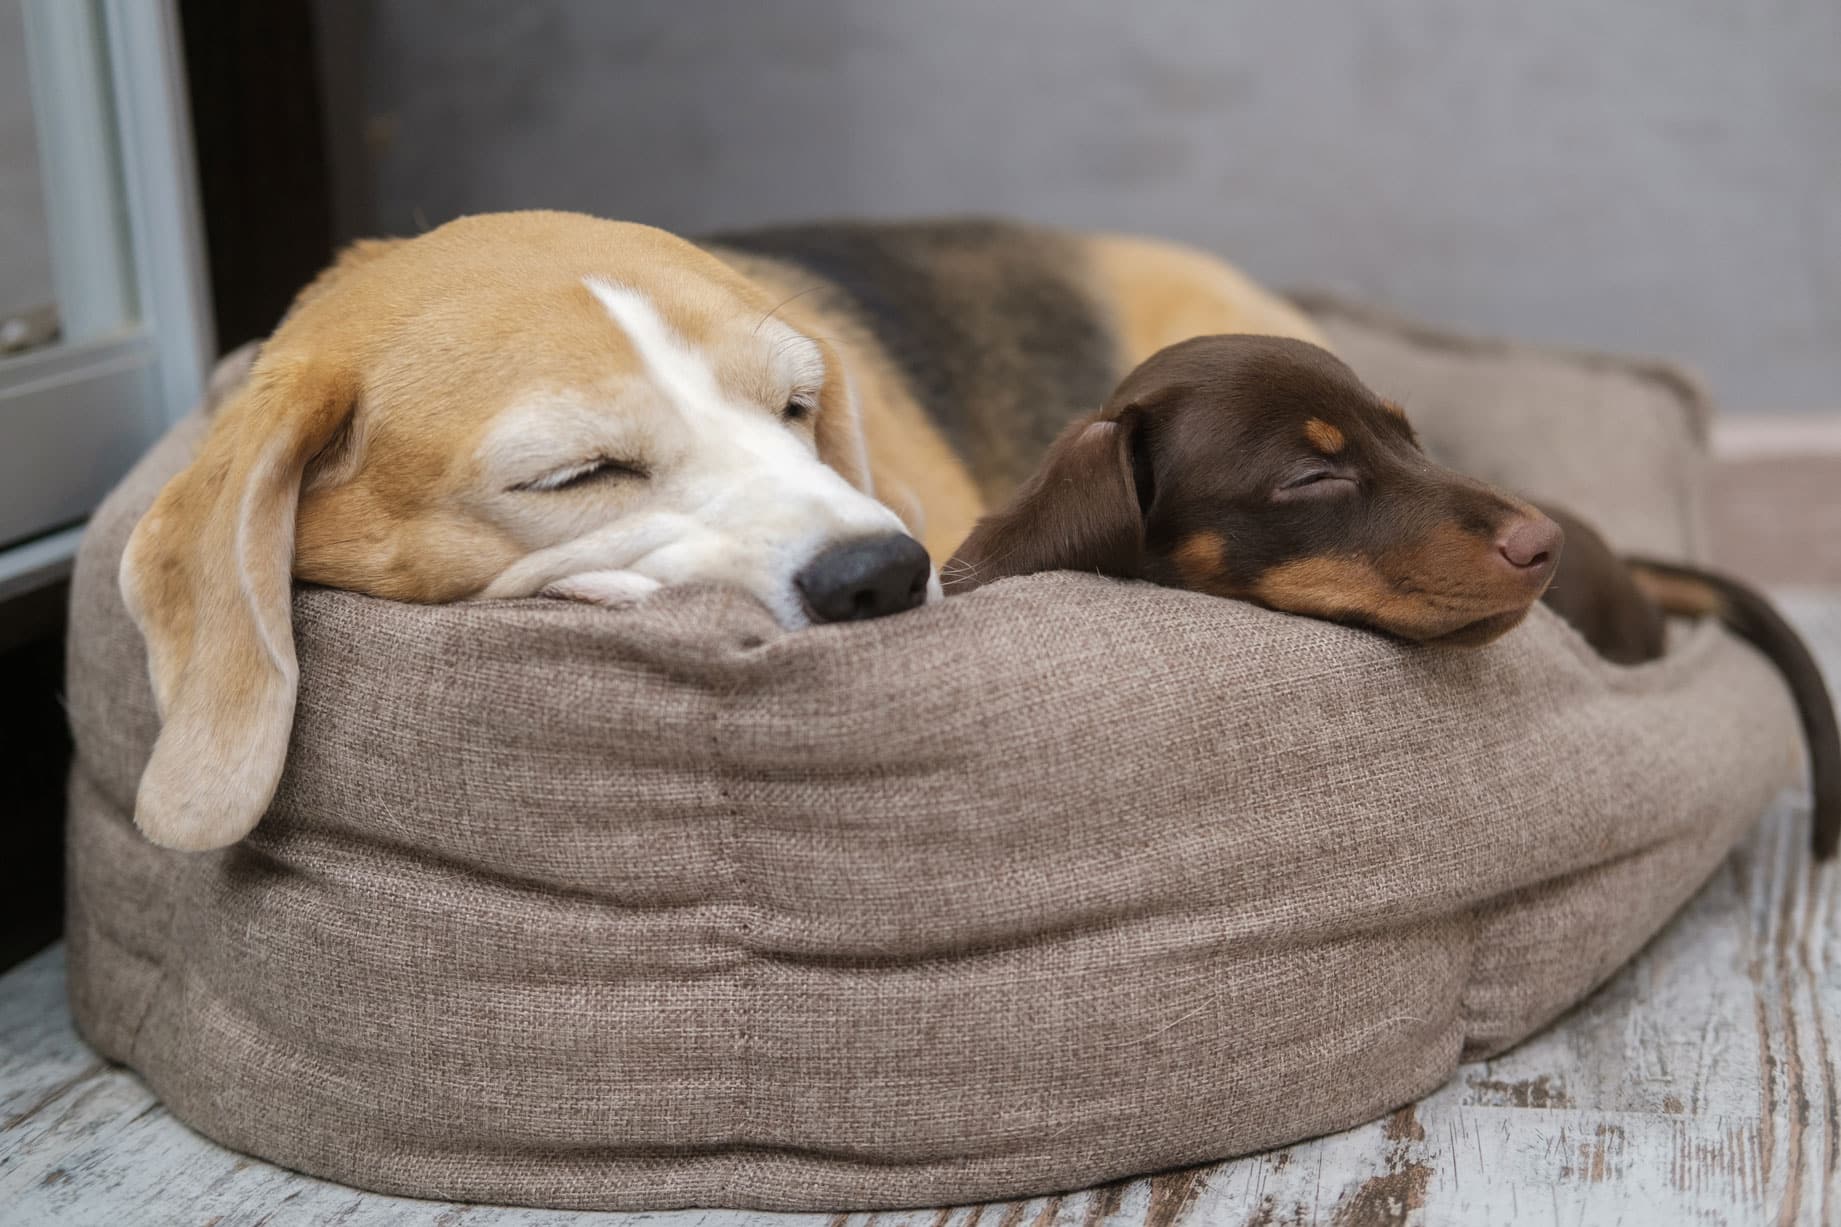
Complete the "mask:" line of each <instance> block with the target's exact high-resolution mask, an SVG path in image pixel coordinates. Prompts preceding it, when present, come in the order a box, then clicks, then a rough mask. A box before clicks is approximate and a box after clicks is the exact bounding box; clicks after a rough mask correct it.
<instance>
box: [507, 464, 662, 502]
mask: <svg viewBox="0 0 1841 1227" xmlns="http://www.w3.org/2000/svg"><path fill="white" fill-rule="evenodd" d="M650 476H651V474H650V473H649V472H647V471H646V468H645V466H644V465H642V464H637V463H635V462H633V461H630V460H616V459H614V458H613V457H612V456H596V457H593V458H592V459H589V460H583V461H580V462H579V463H576V464H571V465H565V466H564V467H563V468H560V469H554V470H552V471H550V472H548V473H545V474H543V475H542V476H541V477H533V478H532V479H531V480H529V481H521V482H519V483H518V484H517V485H515V486H512V487H511V489H513V490H515V491H518V492H519V493H538V494H542V493H549V492H551V491H555V490H573V489H575V488H577V487H579V486H585V485H588V484H590V483H591V482H601V481H609V480H616V479H624V480H635V481H644V480H645V479H646V478H648V477H650Z"/></svg>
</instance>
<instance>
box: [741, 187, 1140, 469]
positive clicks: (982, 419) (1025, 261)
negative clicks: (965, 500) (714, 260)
mask: <svg viewBox="0 0 1841 1227" xmlns="http://www.w3.org/2000/svg"><path fill="white" fill-rule="evenodd" d="M706 245H707V246H709V247H711V248H712V249H713V250H715V251H716V253H717V254H718V255H721V254H722V253H723V250H724V249H727V250H729V251H734V252H740V253H744V254H745V255H753V256H759V257H765V258H767V259H769V260H774V261H777V262H779V263H782V264H786V265H792V266H795V267H797V268H800V269H802V270H804V271H806V272H808V273H810V274H812V275H813V276H814V277H817V278H819V279H820V280H822V281H823V282H826V283H828V284H829V286H830V287H832V288H833V289H834V290H835V291H836V293H837V295H838V299H840V300H841V305H842V306H843V307H844V308H845V309H846V310H848V311H850V312H851V314H853V315H854V316H855V317H857V318H858V319H859V320H861V322H862V323H863V325H864V326H865V327H866V328H867V329H868V331H869V332H870V334H871V335H872V336H874V337H875V339H876V341H877V342H878V343H879V344H880V345H881V346H882V348H883V350H884V351H885V352H886V353H887V354H888V356H889V359H890V360H891V362H892V363H893V364H894V366H895V368H896V369H897V370H898V371H899V372H900V373H901V374H902V376H903V377H904V378H905V380H906V381H907V384H908V387H909V390H910V391H911V393H912V394H913V396H914V398H915V400H917V401H918V402H919V403H920V404H921V406H922V407H923V408H924V409H925V410H926V411H927V413H928V415H929V417H931V418H932V420H933V421H934V423H935V424H936V425H937V426H938V427H939V429H940V432H941V433H942V434H943V435H944V436H945V438H946V440H947V442H948V443H950V444H951V445H952V447H953V449H954V450H955V451H956V452H957V453H958V454H959V455H960V456H961V457H962V458H963V459H964V460H965V462H966V464H967V466H968V467H969V468H970V470H971V472H972V475H973V477H974V479H975V480H976V481H977V483H978V485H979V487H980V489H981V491H982V492H983V493H984V494H985V496H986V497H987V498H992V499H998V498H1002V497H1004V496H1006V495H1008V494H1009V493H1010V492H1011V491H1012V490H1014V489H1015V488H1016V486H1017V485H1018V484H1020V483H1021V482H1022V480H1023V479H1024V478H1025V477H1026V476H1028V474H1029V472H1030V471H1031V470H1032V469H1033V468H1034V466H1035V464H1036V462H1037V461H1038V460H1040V459H1041V457H1042V454H1043V453H1044V452H1045V451H1047V449H1048V445H1049V444H1050V443H1052V442H1053V441H1054V440H1055V437H1056V435H1057V434H1058V433H1059V432H1060V430H1061V428H1062V427H1063V426H1065V425H1067V423H1068V421H1069V420H1070V419H1072V418H1074V417H1076V416H1077V415H1079V414H1081V413H1085V412H1087V411H1089V410H1091V409H1093V408H1095V407H1096V406H1098V405H1100V404H1101V403H1102V402H1104V401H1105V399H1106V396H1107V394H1108V393H1110V392H1111V391H1112V386H1113V384H1114V383H1115V382H1117V380H1118V378H1119V376H1120V375H1121V374H1123V373H1124V372H1123V362H1122V357H1121V354H1120V352H1119V343H1118V341H1117V339H1116V337H1115V334H1114V331H1113V329H1112V327H1111V325H1110V322H1109V320H1108V319H1107V317H1106V315H1105V313H1104V312H1103V310H1102V309H1101V308H1100V307H1099V305H1098V304H1096V303H1095V302H1094V301H1093V299H1092V296H1091V295H1090V294H1089V293H1087V291H1086V290H1085V289H1084V288H1083V287H1082V285H1081V282H1080V280H1079V270H1080V268H1081V265H1082V259H1083V257H1082V253H1081V250H1080V247H1079V245H1078V244H1077V243H1075V242H1074V241H1073V240H1072V239H1071V238H1069V237H1068V236H1066V235H1063V234H1059V233H1057V232H1055V231H1052V230H1044V229H1038V228H1035V227H1030V226H1020V225H1015V224H1012V223H1007V222H997V221H982V220H965V221H941V222H912V223H887V224H882V223H873V222H833V223H819V224H814V225H799V226H778V227H771V228H767V229H761V230H749V231H737V232H732V233H728V234H720V235H713V236H710V237H709V238H708V239H707V240H706ZM831 305H832V306H834V307H835V306H837V305H840V303H839V302H838V301H836V300H834V301H833V303H832V304H831Z"/></svg>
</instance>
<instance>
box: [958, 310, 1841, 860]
mask: <svg viewBox="0 0 1841 1227" xmlns="http://www.w3.org/2000/svg"><path fill="white" fill-rule="evenodd" d="M1562 525H1564V528H1562ZM1562 544H1564V545H1565V549H1564V550H1562V548H1561V547H1562ZM1046 570H1081V571H1094V572H1098V573H1100V574H1103V575H1111V576H1117V577H1120V578H1125V579H1143V580H1149V581H1150V582H1152V583H1156V584H1163V585H1167V586H1169V587H1174V588H1187V589H1190V590H1193V591H1196V592H1205V593H1210V594H1212V595H1215V596H1223V597H1230V598H1234V599H1237V600H1244V601H1251V602H1254V603H1256V604H1259V605H1264V606H1267V607H1269V608H1272V609H1276V610H1282V611H1284V612H1287V613H1295V614H1305V615H1308V616H1310V617H1315V618H1324V619H1328V620H1331V621H1336V622H1345V623H1350V624H1353V625H1357V626H1363V627H1367V628H1370V629H1373V630H1378V631H1382V632H1385V633H1387V634H1390V635H1394V636H1397V637H1399V638H1402V639H1408V640H1413V641H1417V642H1425V643H1441V644H1482V643H1487V642H1489V641H1490V640H1492V639H1495V638H1497V637H1498V636H1500V635H1502V634H1504V633H1505V632H1507V631H1508V630H1510V629H1511V628H1513V627H1514V626H1516V625H1517V624H1518V623H1520V622H1521V620H1522V619H1523V618H1524V617H1526V616H1527V613H1528V610H1529V609H1530V608H1532V607H1533V605H1534V603H1535V602H1536V601H1538V600H1541V599H1542V597H1543V595H1544V596H1545V599H1546V602H1547V604H1548V605H1549V606H1550V607H1551V608H1552V609H1554V611H1555V612H1557V613H1558V614H1560V616H1561V617H1563V618H1565V619H1566V620H1567V621H1568V622H1570V623H1571V624H1572V625H1573V626H1574V627H1575V628H1576V629H1577V630H1579V631H1580V633H1581V634H1582V635H1584V637H1585V638H1586V639H1587V641H1588V642H1590V643H1591V644H1592V646H1593V647H1594V648H1595V649H1597V650H1598V651H1599V652H1600V653H1601V654H1602V655H1604V656H1605V657H1606V658H1607V659H1610V660H1612V661H1615V662H1618V663H1621V664H1634V663H1638V662H1641V661H1645V660H1651V659H1654V658H1655V657H1657V656H1660V655H1661V654H1662V651H1663V615H1664V614H1668V613H1683V614H1692V615H1696V616H1715V617H1718V618H1720V619H1721V620H1722V621H1724V622H1725V623H1726V624H1727V625H1728V626H1730V627H1731V628H1732V629H1734V630H1735V631H1736V632H1738V633H1739V634H1740V635H1742V636H1743V637H1745V638H1746V639H1748V640H1750V641H1751V642H1752V643H1753V644H1755V645H1756V646H1757V647H1758V648H1760V649H1761V650H1762V651H1763V652H1764V653H1765V654H1766V655H1767V656H1769V657H1770V658H1771V660H1772V661H1773V662H1774V663H1775V664H1776V665H1777V667H1778V668H1779V669H1780V670H1782V672H1783V675H1784V677H1785V678H1786V679H1787V680H1788V682H1789V685H1790V689H1791V692H1792V694H1793V695H1794V697H1795V700H1796V704H1797V708H1798V711H1799V713H1800V715H1801V718H1802V722H1803V728H1804V732H1805V734H1806V735H1807V738H1808V741H1809V747H1810V762H1811V768H1812V772H1811V773H1812V777H1813V781H1814V784H1813V791H1814V812H1815V845H1816V852H1817V854H1818V855H1819V856H1821V857H1824V858H1826V857H1829V856H1832V855H1833V854H1834V851H1835V845H1836V840H1837V836H1838V835H1841V734H1838V733H1837V729H1836V721H1835V709H1834V705H1833V703H1832V702H1831V701H1830V699H1829V695H1828V692H1827V689H1826V688H1825V686H1824V685H1823V682H1822V676H1821V673H1820V671H1819V670H1818V669H1817V667H1816V664H1815V662H1814V660H1812V659H1811V657H1810V655H1809V652H1808V649H1807V648H1806V647H1804V645H1803V643H1802V641H1801V640H1800V639H1799V638H1798V637H1797V635H1796V633H1795V632H1794V631H1793V630H1792V629H1791V628H1790V627H1789V625H1788V624H1787V623H1785V622H1784V620H1783V619H1782V617H1780V616H1779V615H1778V614H1777V613H1776V611H1775V610H1773V609H1772V608H1771V606H1770V604H1769V603H1768V602H1766V601H1765V600H1764V599H1763V598H1762V597H1761V596H1759V595H1758V594H1757V593H1755V592H1753V591H1751V590H1750V589H1748V588H1746V587H1744V586H1743V585H1741V584H1738V583H1736V582H1734V581H1732V580H1729V579H1726V578H1723V577H1721V576H1717V575H1712V574H1709V573H1707V572H1704V571H1699V570H1694V569H1691V568H1686V567H1678V566H1671V565H1667V564H1663V563H1657V562H1645V561H1635V560H1621V559H1619V558H1618V557H1617V556H1616V555H1615V554H1614V553H1613V552H1612V550H1611V549H1610V547H1609V546H1608V545H1607V544H1606V543H1605V542H1604V541H1603V539H1602V538H1600V537H1599V536H1598V535H1597V534H1596V533H1595V532H1593V531H1592V530H1591V529H1590V528H1589V527H1587V526H1586V525H1585V524H1583V523H1580V522H1579V521H1578V520H1576V519H1574V518H1573V517H1571V516H1568V515H1566V514H1565V513H1564V512H1560V511H1558V510H1555V509H1546V510H1543V509H1541V508H1537V507H1535V506H1533V505H1531V504H1529V503H1527V502H1525V501H1523V500H1522V499H1519V498H1516V497H1515V496H1513V495H1511V494H1507V493H1505V492H1503V491H1500V490H1496V489H1492V488H1491V487H1489V486H1486V485H1484V484H1483V483H1481V482H1478V481H1474V480H1472V479H1470V478H1468V477H1465V476H1463V475H1462V474H1459V473H1455V472H1452V471H1451V470H1450V469H1446V468H1443V467H1441V466H1439V465H1437V464H1435V463H1433V462H1432V461H1431V460H1430V459H1429V458H1427V456H1426V454H1425V453H1424V451H1422V450H1421V448H1420V446H1419V441H1418V438H1417V437H1416V436H1415V435H1414V433H1413V428H1412V425H1411V424H1410V423H1409V422H1408V421H1407V418H1406V415H1405V413H1404V412H1403V411H1402V410H1401V408H1400V406H1398V405H1396V404H1393V403H1392V402H1389V401H1386V400H1382V399H1380V398H1379V397H1377V396H1375V394H1374V393H1373V392H1371V391H1369V390H1368V388H1367V387H1365V386H1364V385H1363V384H1362V382H1361V381H1360V380H1359V379H1357V378H1356V376H1355V373H1354V372H1353V371H1351V370H1350V369H1349V368H1348V367H1347V366H1345V365H1343V364H1342V363H1341V362H1339V361H1338V360H1337V359H1336V358H1334V357H1333V356H1331V355H1330V354H1328V353H1326V352H1324V351H1323V350H1322V349H1320V348H1319V347H1317V346H1315V345H1312V344H1309V343H1307V342H1304V341H1299V340H1296V339H1290V338H1279V337H1260V336H1211V337H1196V338H1193V339H1191V340H1187V341H1184V342H1182V343H1180V344H1177V345H1173V346H1171V347H1170V348H1168V349H1165V350H1163V351H1162V352H1160V353H1158V354H1156V355H1155V356H1154V357H1152V358H1151V359H1149V360H1148V361H1146V362H1145V363H1144V364H1143V365H1142V366H1140V367H1138V368H1137V369H1136V370H1135V371H1133V372H1132V373H1131V374H1130V375H1129V376H1127V377H1126V379H1125V380H1124V382H1123V383H1121V384H1120V385H1119V387H1118V389H1117V390H1116V391H1115V392H1114V393H1113V394H1112V396H1111V398H1110V399H1109V400H1108V401H1107V402H1106V403H1105V405H1104V407H1103V408H1101V409H1100V410H1098V411H1097V412H1093V413H1089V414H1088V415H1086V416H1085V417H1082V418H1079V419H1077V420H1075V421H1074V422H1073V423H1072V424H1071V425H1069V426H1068V427H1067V428H1066V429H1065V430H1064V431H1063V432H1062V434H1061V436H1060V437H1059V438H1058V439H1057V440H1056V441H1055V443H1054V444H1053V446H1052V447H1051V448H1050V449H1049V452H1048V455H1047V457H1046V459H1045V460H1044V461H1043V463H1042V465H1041V467H1040V468H1039V469H1038V470H1037V471H1036V472H1035V474H1034V475H1032V476H1031V477H1030V478H1029V480H1028V481H1027V482H1026V483H1025V484H1024V486H1023V487H1022V489H1021V490H1020V491H1019V492H1018V493H1017V495H1016V497H1015V498H1014V499H1013V500H1012V501H1011V502H1010V503H1009V504H1007V505H1006V506H1004V507H1002V508H1001V509H999V510H997V511H995V512H993V513H992V514H990V515H987V516H985V517H984V518H983V519H981V520H980V521H979V523H978V525H977V527H976V528H975V529H974V530H973V531H972V533H971V535H970V536H969V537H968V538H967V540H966V541H965V542H964V544H963V545H961V546H960V547H959V550H958V551H957V554H956V556H955V557H954V559H953V560H952V561H951V562H950V563H948V564H947V566H946V568H945V570H944V577H945V587H946V590H947V591H948V592H949V593H957V592H966V591H970V590H972V589H974V588H977V587H978V586H980V585H982V584H987V583H990V582H991V581H992V580H995V579H1000V578H1002V577H1004V576H1008V575H1023V574H1028V573H1030V572H1035V571H1046ZM1556 576H1557V579H1556Z"/></svg>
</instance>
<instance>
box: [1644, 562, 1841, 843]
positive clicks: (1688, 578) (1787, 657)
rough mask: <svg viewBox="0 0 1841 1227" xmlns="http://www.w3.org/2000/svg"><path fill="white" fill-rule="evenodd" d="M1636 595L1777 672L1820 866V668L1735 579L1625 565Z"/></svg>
mask: <svg viewBox="0 0 1841 1227" xmlns="http://www.w3.org/2000/svg"><path fill="white" fill-rule="evenodd" d="M1630 568H1631V572H1632V574H1633V575H1634V576H1635V578H1636V582H1637V585H1638V587H1640V588H1642V590H1643V591H1644V593H1646V594H1647V595H1648V596H1649V598H1650V599H1651V600H1653V601H1655V602H1656V604H1658V605H1660V606H1661V607H1662V609H1663V610H1664V611H1665V612H1667V613H1671V614H1690V615H1694V616H1698V617H1716V618H1718V619H1719V620H1720V621H1721V622H1723V623H1725V624H1726V626H1728V627H1729V628H1731V629H1732V630H1733V631H1734V632H1735V633H1736V634H1738V635H1739V636H1740V637H1741V638H1743V639H1745V640H1747V641H1749V642H1750V643H1751V644H1752V645H1753V646H1754V647H1756V648H1757V649H1758V650H1759V651H1761V652H1763V653H1764V654H1765V655H1766V656H1767V657H1769V658H1770V660H1771V663H1772V664H1774V665H1776V666H1777V668H1778V669H1779V670H1780V671H1782V673H1783V676H1784V680H1785V681H1786V682H1788V683H1789V685H1790V694H1791V696H1792V697H1793V698H1794V699H1795V701H1796V710H1797V714H1798V715H1799V716H1801V717H1802V722H1803V736H1804V737H1805V738H1807V740H1808V742H1809V778H1810V792H1811V795H1812V804H1811V808H1812V810H1813V812H1814V817H1815V855H1816V858H1817V859H1818V860H1828V859H1829V858H1831V857H1832V856H1834V854H1835V846H1836V844H1837V842H1841V729H1838V728H1837V727H1836V720H1835V704H1834V700H1833V699H1832V698H1830V697H1829V693H1828V687H1827V685H1826V684H1825V683H1824V682H1823V681H1822V671H1821V668H1820V667H1819V666H1818V665H1817V664H1816V662H1815V657H1814V656H1812V655H1810V652H1809V648H1808V647H1807V645H1805V644H1804V643H1803V640H1802V637H1801V636H1800V635H1798V634H1797V633H1796V630H1795V628H1793V627H1792V626H1791V625H1790V624H1789V623H1788V622H1786V621H1785V620H1784V617H1783V615H1782V614H1780V613H1778V612H1777V610H1776V609H1775V608H1774V607H1773V606H1772V605H1771V603H1770V602H1769V601H1767V600H1766V599H1765V598H1764V596H1763V595H1762V594H1760V593H1759V592H1757V591H1756V590H1754V589H1752V588H1748V587H1747V586H1745V585H1744V584H1742V583H1740V582H1739V581H1737V580H1735V579H1730V578H1728V577H1726V576H1724V575H1716V574H1714V573H1713V572H1711V571H1703V570H1700V569H1698V568H1695V567H1684V566H1679V565H1676V564H1674V563H1666V562H1655V561H1651V560H1649V559H1631V560H1630Z"/></svg>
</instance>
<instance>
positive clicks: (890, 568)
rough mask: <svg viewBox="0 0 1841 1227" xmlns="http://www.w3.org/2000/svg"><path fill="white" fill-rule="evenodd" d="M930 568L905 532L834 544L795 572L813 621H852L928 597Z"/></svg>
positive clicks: (911, 605) (882, 614) (898, 609)
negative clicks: (803, 568) (802, 568)
mask: <svg viewBox="0 0 1841 1227" xmlns="http://www.w3.org/2000/svg"><path fill="white" fill-rule="evenodd" d="M931 574H932V569H931V567H930V565H929V563H928V561H927V551H926V550H925V549H923V548H921V543H920V542H918V541H916V540H915V539H914V538H912V537H910V536H908V535H907V534H905V533H890V534H889V535H888V536H886V537H865V538H862V539H860V540H857V541H845V542H842V543H840V544H838V545H834V546H832V547H830V548H829V549H827V550H825V551H824V552H823V553H821V554H819V555H818V557H816V558H814V559H812V561H811V562H808V563H807V564H806V565H805V570H803V571H801V572H799V574H798V575H796V576H794V577H793V582H794V583H795V584H798V585H799V592H800V595H801V596H803V597H804V598H805V607H806V609H807V610H808V611H809V612H810V613H811V615H812V620H813V621H815V622H854V621H857V620H858V619H860V618H883V617H887V616H888V615H889V614H896V613H900V612H901V611H902V610H904V609H913V608H914V607H915V606H916V605H919V604H920V603H921V602H922V601H924V600H926V599H927V579H928V577H929V576H930V575H931Z"/></svg>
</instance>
